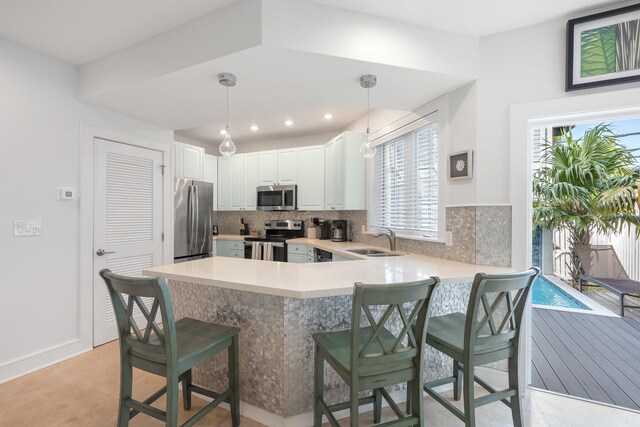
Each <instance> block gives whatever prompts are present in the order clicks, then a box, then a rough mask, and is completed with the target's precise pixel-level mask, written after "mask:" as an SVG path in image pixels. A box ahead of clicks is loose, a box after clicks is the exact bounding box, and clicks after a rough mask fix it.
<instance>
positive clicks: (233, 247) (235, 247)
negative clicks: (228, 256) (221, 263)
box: [229, 240, 244, 250]
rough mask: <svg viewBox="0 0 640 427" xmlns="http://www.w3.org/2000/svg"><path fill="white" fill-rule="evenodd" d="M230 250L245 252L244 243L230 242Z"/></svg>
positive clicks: (240, 241)
mask: <svg viewBox="0 0 640 427" xmlns="http://www.w3.org/2000/svg"><path fill="white" fill-rule="evenodd" d="M229 249H231V250H240V249H242V250H244V241H242V240H229Z"/></svg>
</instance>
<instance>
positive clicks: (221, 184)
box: [218, 157, 231, 211]
mask: <svg viewBox="0 0 640 427" xmlns="http://www.w3.org/2000/svg"><path fill="white" fill-rule="evenodd" d="M218 210H219V211H230V210H231V157H218Z"/></svg>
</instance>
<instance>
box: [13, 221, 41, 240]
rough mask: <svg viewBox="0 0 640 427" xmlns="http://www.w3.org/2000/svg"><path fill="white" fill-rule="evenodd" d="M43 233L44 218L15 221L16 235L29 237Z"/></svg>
mask: <svg viewBox="0 0 640 427" xmlns="http://www.w3.org/2000/svg"><path fill="white" fill-rule="evenodd" d="M40 235H42V220H40V219H37V220H15V221H13V236H14V237H29V236H40Z"/></svg>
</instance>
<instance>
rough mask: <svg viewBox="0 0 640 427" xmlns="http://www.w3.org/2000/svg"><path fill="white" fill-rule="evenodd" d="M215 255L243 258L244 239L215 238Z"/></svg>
mask: <svg viewBox="0 0 640 427" xmlns="http://www.w3.org/2000/svg"><path fill="white" fill-rule="evenodd" d="M216 256H224V257H231V258H244V241H242V240H216Z"/></svg>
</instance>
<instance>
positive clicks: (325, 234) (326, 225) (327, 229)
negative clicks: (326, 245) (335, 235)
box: [316, 219, 331, 240]
mask: <svg viewBox="0 0 640 427" xmlns="http://www.w3.org/2000/svg"><path fill="white" fill-rule="evenodd" d="M318 228H319V230H318V231H317V232H316V234H317V236H318V239H320V240H329V239H330V238H331V220H329V219H321V220H320V221H318Z"/></svg>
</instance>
